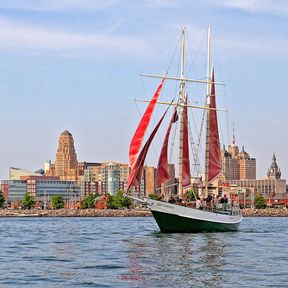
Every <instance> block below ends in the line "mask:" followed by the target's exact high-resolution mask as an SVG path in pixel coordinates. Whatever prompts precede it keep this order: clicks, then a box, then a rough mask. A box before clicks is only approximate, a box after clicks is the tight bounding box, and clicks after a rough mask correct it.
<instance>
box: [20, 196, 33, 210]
mask: <svg viewBox="0 0 288 288" xmlns="http://www.w3.org/2000/svg"><path fill="white" fill-rule="evenodd" d="M35 203H36V200H35V198H34V197H33V196H31V195H30V194H29V193H25V195H24V197H23V199H22V208H24V209H31V208H32V207H33V206H34V205H35Z"/></svg>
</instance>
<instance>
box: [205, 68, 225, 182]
mask: <svg viewBox="0 0 288 288" xmlns="http://www.w3.org/2000/svg"><path fill="white" fill-rule="evenodd" d="M210 108H213V109H212V110H210V119H209V128H210V131H209V162H208V182H210V181H211V180H213V179H214V178H215V177H216V176H218V175H219V174H220V172H221V171H222V168H221V154H220V140H219V133H218V122H217V112H216V110H215V109H216V96H215V83H214V70H213V72H212V83H211V94H210Z"/></svg>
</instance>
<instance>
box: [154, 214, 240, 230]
mask: <svg viewBox="0 0 288 288" xmlns="http://www.w3.org/2000/svg"><path fill="white" fill-rule="evenodd" d="M151 212H152V214H153V216H154V218H155V220H156V222H157V224H158V226H159V228H160V230H161V231H162V232H226V231H236V230H237V229H238V227H239V224H240V223H233V224H230V223H215V222H210V221H205V220H197V219H191V218H186V217H181V216H178V215H173V214H168V213H163V212H157V211H151Z"/></svg>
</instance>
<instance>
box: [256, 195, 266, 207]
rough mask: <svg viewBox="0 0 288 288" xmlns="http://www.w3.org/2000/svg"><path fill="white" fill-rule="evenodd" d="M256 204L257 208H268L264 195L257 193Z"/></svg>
mask: <svg viewBox="0 0 288 288" xmlns="http://www.w3.org/2000/svg"><path fill="white" fill-rule="evenodd" d="M254 206H255V208H256V209H263V208H266V204H265V198H264V197H263V196H262V195H256V196H255V198H254Z"/></svg>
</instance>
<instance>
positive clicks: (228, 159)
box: [221, 143, 256, 181]
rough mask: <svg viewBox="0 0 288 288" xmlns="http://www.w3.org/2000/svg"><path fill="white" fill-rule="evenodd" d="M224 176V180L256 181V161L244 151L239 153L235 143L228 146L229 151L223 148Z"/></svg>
mask: <svg viewBox="0 0 288 288" xmlns="http://www.w3.org/2000/svg"><path fill="white" fill-rule="evenodd" d="M221 158H222V167H223V175H222V179H223V180H224V181H227V180H242V179H256V159H255V158H251V157H250V155H249V154H248V153H247V152H246V151H245V150H244V146H243V147H242V150H241V151H240V152H239V148H238V146H236V145H235V143H233V144H232V145H229V146H228V151H227V150H226V149H225V146H224V147H223V149H222V151H221Z"/></svg>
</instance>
